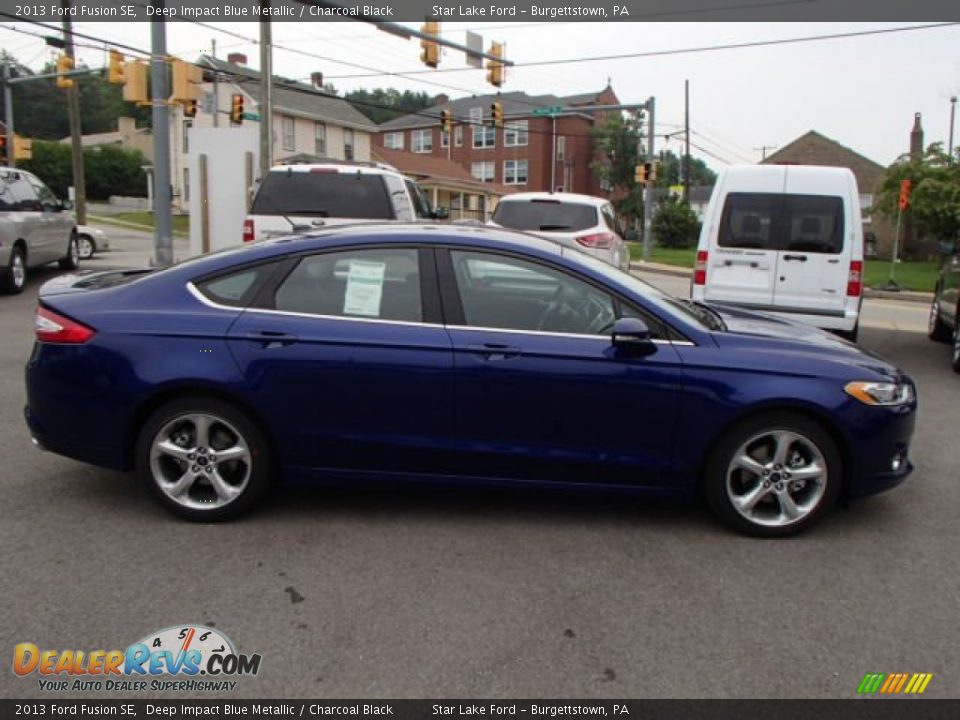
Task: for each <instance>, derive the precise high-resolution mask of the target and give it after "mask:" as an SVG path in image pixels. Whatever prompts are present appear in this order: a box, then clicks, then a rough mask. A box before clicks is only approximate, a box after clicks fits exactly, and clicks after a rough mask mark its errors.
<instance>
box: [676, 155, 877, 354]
mask: <svg viewBox="0 0 960 720" xmlns="http://www.w3.org/2000/svg"><path fill="white" fill-rule="evenodd" d="M691 297H692V299H693V300H696V301H700V302H717V303H727V304H730V305H737V306H740V307H744V308H748V309H751V310H759V311H762V312H768V313H771V314H774V315H782V316H784V317H789V318H792V319H794V320H799V321H801V322H805V323H808V324H810V325H814V326H816V327H819V328H824V329H827V330H833V331H835V332H837V333H838V334H839V335H841V336H843V337H846V338H847V339H849V340H856V338H857V329H858V327H859V318H860V305H861V303H862V301H863V221H862V219H861V216H860V194H859V192H858V190H857V180H856V178H855V177H854V176H853V173H852V172H851V171H850V170H849V169H847V168H835V167H816V166H810V165H748V166H736V167H729V168H727V169H726V170H724V171H722V172H721V173H720V177H719V178H717V184H716V186H715V187H714V189H713V195H712V196H711V198H710V204H709V206H708V207H707V214H706V215H705V217H704V222H703V229H702V231H701V233H700V243H699V245H698V246H697V264H696V268H695V270H694V276H693V284H692V286H691Z"/></svg>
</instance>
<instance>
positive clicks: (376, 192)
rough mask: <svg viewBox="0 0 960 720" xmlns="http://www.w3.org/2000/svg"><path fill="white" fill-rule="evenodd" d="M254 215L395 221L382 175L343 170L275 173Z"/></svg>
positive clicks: (255, 204) (269, 177) (259, 194)
mask: <svg viewBox="0 0 960 720" xmlns="http://www.w3.org/2000/svg"><path fill="white" fill-rule="evenodd" d="M250 212H251V214H253V215H316V216H319V217H335V218H351V219H356V220H392V219H393V209H392V207H391V205H390V198H389V196H388V195H387V190H386V187H385V185H384V182H383V178H382V177H381V176H380V175H375V174H370V173H340V172H271V173H268V174H267V177H266V179H265V180H264V181H263V184H262V185H261V186H260V189H259V190H258V191H257V197H256V199H254V201H253V207H252V208H251V209H250Z"/></svg>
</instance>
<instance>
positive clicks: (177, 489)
mask: <svg viewBox="0 0 960 720" xmlns="http://www.w3.org/2000/svg"><path fill="white" fill-rule="evenodd" d="M136 465H137V472H138V473H139V474H140V475H141V476H142V477H143V479H144V480H146V482H147V483H148V484H149V485H150V487H151V489H152V490H153V491H154V493H155V494H156V496H157V498H158V499H159V500H160V502H161V503H163V505H164V506H165V507H167V508H168V509H169V510H171V511H172V512H173V513H175V514H176V515H179V516H180V517H183V518H186V519H188V520H200V521H214V520H224V519H227V518H230V517H234V516H236V515H238V514H240V513H242V512H244V511H245V510H247V509H249V508H250V507H251V505H253V504H254V502H256V500H258V499H259V498H260V497H261V496H262V495H263V493H264V492H265V491H266V489H267V487H268V486H269V484H270V475H271V468H270V457H269V448H268V446H267V442H266V439H265V437H264V435H263V433H262V432H261V431H260V429H259V428H258V427H257V425H256V423H254V422H253V421H252V420H251V419H250V418H249V417H248V416H247V415H246V414H245V413H243V412H241V411H240V410H238V409H237V408H235V407H234V406H232V405H230V404H228V403H225V402H222V401H220V400H215V399H212V398H202V397H197V398H181V399H178V400H175V401H173V402H170V403H168V404H166V405H164V406H163V407H161V408H160V409H158V410H157V411H156V412H154V413H153V414H152V415H151V416H150V418H149V419H148V420H147V422H146V424H145V425H144V427H143V430H142V431H141V433H140V437H139V440H138V442H137V447H136Z"/></svg>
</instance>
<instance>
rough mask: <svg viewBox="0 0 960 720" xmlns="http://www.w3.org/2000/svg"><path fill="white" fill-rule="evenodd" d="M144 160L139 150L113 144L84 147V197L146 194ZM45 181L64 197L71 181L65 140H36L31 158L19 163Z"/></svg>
mask: <svg viewBox="0 0 960 720" xmlns="http://www.w3.org/2000/svg"><path fill="white" fill-rule="evenodd" d="M146 164H147V160H146V158H144V156H143V153H141V152H140V151H139V150H125V149H123V148H120V147H117V146H115V145H95V146H93V147H87V148H84V149H83V167H84V179H85V180H86V186H87V197H88V198H89V199H91V200H106V199H107V198H109V197H110V196H111V195H132V196H137V197H143V196H145V195H146V194H147V176H146V174H145V173H144V172H143V170H142V169H141V166H142V165H146ZM18 165H19V166H20V167H22V168H23V169H24V170H29V171H30V172H32V173H33V174H34V175H36V176H37V177H39V178H40V179H41V180H43V182H45V183H46V184H47V185H48V186H49V187H50V189H51V190H53V192H54V194H56V196H57V197H59V198H66V197H67V188H68V187H69V186H70V185H72V184H73V161H72V159H71V152H70V145H69V144H68V143H58V142H47V141H42V140H35V141H34V143H33V158H31V159H30V160H23V161H21V162H19V163H18Z"/></svg>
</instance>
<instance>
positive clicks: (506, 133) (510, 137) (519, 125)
mask: <svg viewBox="0 0 960 720" xmlns="http://www.w3.org/2000/svg"><path fill="white" fill-rule="evenodd" d="M527 135H528V133H527V121H526V120H511V121H510V122H506V123H504V124H503V145H504V147H521V146H523V145H526V144H527Z"/></svg>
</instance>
